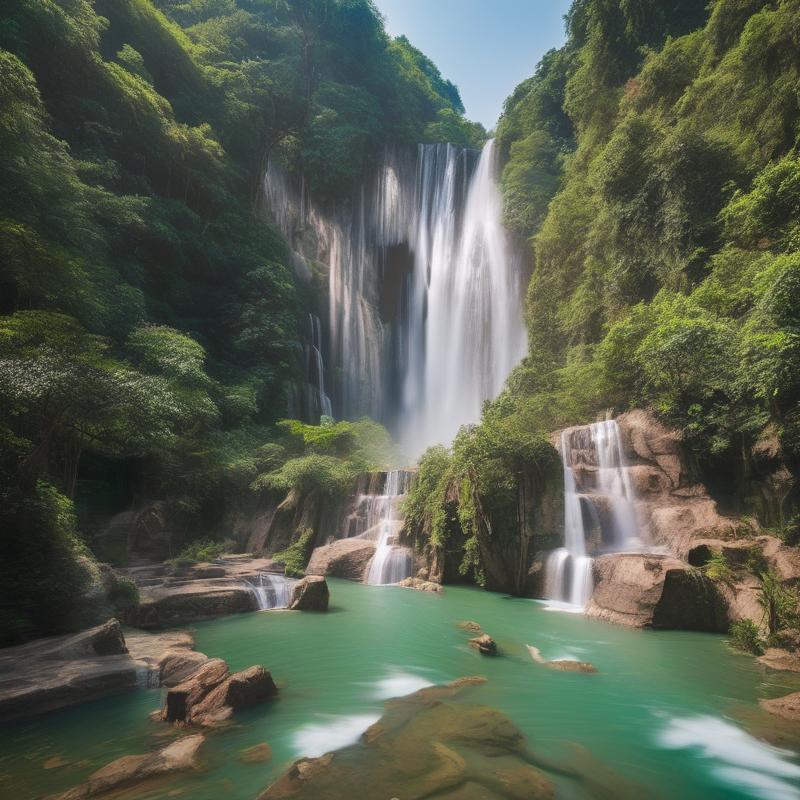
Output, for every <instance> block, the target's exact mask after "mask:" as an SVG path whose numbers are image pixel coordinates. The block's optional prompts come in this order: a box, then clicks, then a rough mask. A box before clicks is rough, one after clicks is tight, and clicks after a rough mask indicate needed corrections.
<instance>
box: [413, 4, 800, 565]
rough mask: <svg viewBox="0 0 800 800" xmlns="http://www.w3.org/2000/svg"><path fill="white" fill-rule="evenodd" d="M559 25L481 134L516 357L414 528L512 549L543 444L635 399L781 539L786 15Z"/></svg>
mask: <svg viewBox="0 0 800 800" xmlns="http://www.w3.org/2000/svg"><path fill="white" fill-rule="evenodd" d="M567 31H568V37H567V42H566V44H565V45H564V47H562V48H560V49H558V50H552V51H550V52H549V53H548V54H547V55H546V56H545V57H544V58H543V60H542V61H541V63H540V64H539V65H538V67H537V69H536V72H535V74H534V75H533V76H532V77H531V78H529V79H528V80H526V81H524V82H523V83H522V84H520V85H519V86H518V87H517V88H516V90H515V91H514V93H513V94H512V95H511V96H510V97H509V98H508V99H507V101H506V104H505V109H504V113H503V115H502V117H501V118H500V121H499V123H498V126H497V132H496V136H497V140H498V143H499V147H500V149H501V151H502V154H503V160H504V170H503V175H502V184H503V194H504V204H505V206H504V215H505V222H506V224H507V226H508V227H509V228H510V230H512V231H513V232H514V234H515V235H516V236H517V237H518V239H519V240H520V242H521V246H522V247H523V248H524V249H525V251H526V252H527V253H528V255H529V260H530V267H531V269H532V278H531V281H530V284H529V286H528V291H527V298H526V322H527V327H528V335H529V353H528V356H527V358H526V359H525V360H524V361H523V363H522V364H521V365H520V366H519V367H518V368H517V369H516V370H515V372H514V373H513V374H512V375H511V377H510V379H509V381H508V384H507V389H506V391H505V392H504V393H503V394H502V395H501V396H500V397H499V398H498V399H497V400H496V401H494V402H493V403H491V404H489V405H488V406H487V408H486V410H485V412H484V419H483V423H482V425H481V426H479V427H478V428H477V429H475V430H468V431H464V432H463V433H462V435H460V436H459V437H458V439H457V440H456V443H455V447H454V449H453V451H452V452H451V453H448V452H447V451H446V450H445V449H444V448H436V449H434V450H432V451H431V452H430V453H428V454H427V455H426V457H425V458H424V459H423V461H422V468H421V472H420V476H421V480H420V482H419V484H418V485H417V487H416V489H415V490H413V491H412V498H411V505H410V507H409V513H410V518H411V519H412V520H413V521H414V524H416V525H417V526H418V527H419V528H420V529H421V530H422V531H424V535H425V537H430V540H431V541H433V542H434V543H436V544H439V545H442V544H443V543H444V541H446V540H447V538H448V536H452V528H453V525H452V520H453V518H454V516H457V517H458V518H459V520H460V522H459V524H457V525H456V527H457V528H460V529H462V530H464V531H467V532H470V533H471V532H474V531H475V530H477V529H479V528H481V527H483V528H484V529H487V520H488V529H489V530H494V531H495V532H497V531H501V532H502V531H505V532H506V537H507V538H514V537H515V535H516V533H515V532H516V531H517V530H518V528H519V492H520V487H522V486H524V485H525V481H526V479H525V475H526V474H527V473H532V474H533V475H540V476H541V475H542V474H543V472H546V470H547V469H548V464H549V460H550V457H549V455H548V454H547V449H546V448H543V443H544V440H545V439H546V438H547V436H548V434H549V433H550V432H552V431H554V430H558V429H560V428H564V427H566V426H570V425H576V424H584V423H586V422H587V421H590V420H593V419H596V418H598V417H600V416H603V415H604V414H605V413H606V412H607V411H608V410H612V411H614V412H617V413H618V412H620V411H624V410H625V409H629V408H635V407H648V408H652V409H653V410H654V411H655V412H656V413H657V414H658V415H659V416H660V418H661V419H662V420H663V421H664V422H665V423H666V424H668V425H669V426H671V427H672V428H674V429H676V430H678V431H680V433H681V437H682V441H683V446H684V450H685V452H686V454H687V456H688V457H690V458H691V460H692V462H693V464H694V471H695V474H696V476H697V477H698V478H699V479H700V480H702V481H703V482H705V483H706V484H707V485H708V486H710V487H711V488H712V490H713V492H714V494H715V497H716V498H717V500H719V501H720V502H721V503H722V504H723V507H725V508H726V509H728V510H729V511H730V512H731V513H734V514H741V515H748V514H749V515H755V517H756V518H757V519H758V520H759V522H760V523H761V524H762V525H764V526H767V527H770V528H772V529H773V530H775V531H776V532H778V533H779V534H780V536H782V537H784V538H785V539H786V541H788V542H790V543H796V542H797V536H798V517H797V510H798V497H797V494H796V489H795V488H793V487H794V483H795V479H794V477H792V476H793V475H796V474H797V467H798V463H799V461H798V460H799V459H800V316H798V309H800V252H798V251H799V250H800V238H798V231H799V230H800V228H798V223H799V221H800V158H798V153H797V145H798V137H799V136H800V101H798V97H800V94H798V93H799V92H800V4H798V3H797V2H793V1H792V0H782V1H780V2H761V1H760V0H753V1H752V2H749V1H748V0H716V2H713V3H711V4H708V5H707V4H706V3H705V2H700V1H699V0H687V2H679V3H671V4H664V3H658V2H637V3H626V2H606V1H605V0H576V2H574V3H573V4H572V7H571V9H570V11H569V14H568V16H567ZM776 469H777V472H776ZM464 481H466V483H464ZM458 486H461V492H460V496H461V498H462V500H461V502H460V503H457V504H456V510H455V511H454V506H453V497H454V490H455V489H456V487H458ZM476 498H477V499H478V504H477V507H476ZM469 541H471V542H473V545H472V546H468V547H467V549H466V557H465V559H464V562H463V564H462V567H463V569H464V570H467V569H470V568H471V567H472V566H473V561H474V553H475V546H476V543H475V541H474V537H473V538H470V539H469ZM475 566H477V567H478V569H480V564H477V565H475Z"/></svg>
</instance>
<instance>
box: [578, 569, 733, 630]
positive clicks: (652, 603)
mask: <svg viewBox="0 0 800 800" xmlns="http://www.w3.org/2000/svg"><path fill="white" fill-rule="evenodd" d="M594 582H595V588H594V593H593V594H592V599H591V601H590V602H589V605H588V607H587V609H586V615H587V616H588V617H592V618H594V619H602V620H606V621H608V622H614V623H617V624H620V625H628V626H630V627H635V628H644V627H652V628H662V629H681V630H699V631H711V632H720V633H722V632H725V631H727V630H728V626H729V621H728V613H727V609H726V604H725V602H724V600H723V598H722V596H721V595H720V593H719V591H718V589H717V587H716V586H715V584H714V583H713V582H712V581H711V580H709V579H708V578H706V577H705V576H704V575H703V574H702V573H700V571H699V570H696V569H693V568H692V567H690V566H689V565H688V564H686V563H684V562H683V561H679V560H678V559H676V558H672V557H670V556H666V555H657V554H640V553H614V554H611V555H605V556H600V557H599V558H597V559H596V560H595V563H594Z"/></svg>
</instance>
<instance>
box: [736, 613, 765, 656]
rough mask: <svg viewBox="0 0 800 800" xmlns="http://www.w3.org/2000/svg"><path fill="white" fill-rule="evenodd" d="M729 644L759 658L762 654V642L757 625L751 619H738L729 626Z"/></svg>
mask: <svg viewBox="0 0 800 800" xmlns="http://www.w3.org/2000/svg"><path fill="white" fill-rule="evenodd" d="M730 636H731V644H732V645H733V646H734V647H736V648H737V649H739V650H744V652H746V653H752V654H753V655H757V656H760V655H761V654H762V653H763V652H764V640H763V639H762V637H761V631H760V630H759V627H758V625H756V623H755V622H753V620H751V619H740V620H738V621H736V622H734V623H733V624H732V625H731V629H730Z"/></svg>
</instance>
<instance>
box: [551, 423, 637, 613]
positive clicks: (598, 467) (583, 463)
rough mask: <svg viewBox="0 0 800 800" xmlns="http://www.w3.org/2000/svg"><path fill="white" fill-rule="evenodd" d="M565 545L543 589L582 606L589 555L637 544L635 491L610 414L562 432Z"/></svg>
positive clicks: (589, 589)
mask: <svg viewBox="0 0 800 800" xmlns="http://www.w3.org/2000/svg"><path fill="white" fill-rule="evenodd" d="M560 444H561V460H562V462H563V465H564V547H560V548H558V549H557V550H554V551H553V552H552V553H551V554H550V556H549V557H548V559H547V564H546V567H545V594H546V595H547V597H548V598H549V599H551V600H555V601H557V602H560V603H567V604H569V605H570V606H572V607H574V608H575V609H581V608H583V607H584V606H585V605H586V603H587V602H588V601H589V598H590V597H591V594H592V557H593V556H594V555H597V554H600V553H613V552H621V551H630V550H638V549H641V547H642V542H641V539H640V537H639V533H638V525H637V521H636V513H635V509H634V505H633V504H634V501H635V495H634V491H633V485H632V484H631V480H630V474H629V467H628V466H627V465H626V464H625V458H624V453H623V450H622V442H621V440H620V433H619V426H618V425H617V423H616V421H614V420H606V421H605V422H596V423H594V424H593V425H587V426H582V427H579V428H569V429H567V430H565V431H562V433H561V443H560Z"/></svg>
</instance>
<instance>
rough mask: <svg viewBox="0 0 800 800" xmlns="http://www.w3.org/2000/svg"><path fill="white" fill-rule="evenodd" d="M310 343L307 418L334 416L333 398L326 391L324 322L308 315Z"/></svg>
mask: <svg viewBox="0 0 800 800" xmlns="http://www.w3.org/2000/svg"><path fill="white" fill-rule="evenodd" d="M308 328H309V344H308V345H307V346H306V380H307V382H308V386H309V391H308V403H307V405H308V408H307V410H306V411H307V415H308V416H307V419H310V420H314V421H316V420H318V419H319V418H320V417H323V416H326V417H331V416H333V409H332V406H331V399H330V397H328V394H327V393H326V391H325V364H324V362H323V360H322V323H321V322H320V319H319V317H317V316H315V315H314V314H309V315H308Z"/></svg>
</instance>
